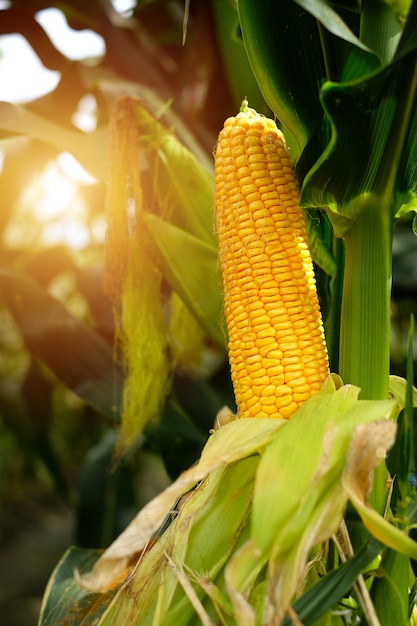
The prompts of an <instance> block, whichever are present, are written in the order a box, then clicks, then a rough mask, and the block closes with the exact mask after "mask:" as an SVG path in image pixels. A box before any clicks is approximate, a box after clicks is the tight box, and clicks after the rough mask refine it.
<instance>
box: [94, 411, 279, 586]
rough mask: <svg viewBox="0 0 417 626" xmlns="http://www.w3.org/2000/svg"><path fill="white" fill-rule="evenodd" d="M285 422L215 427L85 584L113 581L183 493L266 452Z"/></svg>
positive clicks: (244, 422)
mask: <svg viewBox="0 0 417 626" xmlns="http://www.w3.org/2000/svg"><path fill="white" fill-rule="evenodd" d="M285 424H286V423H285V422H284V421H282V420H270V419H261V418H259V419H257V420H256V424H254V422H253V420H252V419H239V420H235V421H233V422H230V423H229V424H226V425H225V426H224V427H222V428H220V429H219V430H217V431H215V432H214V433H213V434H212V436H211V437H210V438H209V439H208V441H207V443H206V445H205V447H204V449H203V452H202V455H201V457H200V459H199V461H198V463H197V464H195V465H193V466H192V467H190V468H189V469H187V470H186V471H185V472H183V473H182V474H181V475H180V476H179V477H178V479H177V480H176V481H175V482H174V483H173V484H172V485H170V486H169V487H167V488H166V489H165V490H164V491H163V492H162V493H161V494H160V495H158V496H157V497H156V498H154V499H153V500H152V501H151V502H149V503H148V504H147V505H146V506H145V507H144V508H143V509H142V510H141V511H140V512H139V513H138V515H137V516H136V517H135V519H134V520H133V521H132V522H131V523H130V524H129V526H128V527H127V528H126V530H125V531H124V532H123V533H122V534H121V535H120V536H119V537H118V538H117V539H116V541H114V542H113V544H112V545H111V546H110V547H109V548H108V549H107V550H106V552H105V553H104V554H103V555H102V556H101V557H100V559H99V560H98V561H97V563H96V564H95V565H94V569H93V570H92V572H91V575H89V577H88V581H87V580H86V581H85V584H86V585H88V587H91V588H92V589H97V590H98V589H105V588H106V587H107V586H109V585H112V583H113V581H114V579H115V578H117V577H118V576H119V575H120V572H121V571H124V569H125V567H126V566H127V564H128V563H129V562H130V560H131V558H132V556H133V557H134V556H135V554H136V553H137V552H139V551H141V550H142V549H143V548H144V547H145V546H146V545H147V543H148V542H149V541H150V540H151V538H152V537H153V535H154V533H155V532H156V531H157V530H158V528H160V526H161V525H162V524H163V522H164V520H165V518H166V517H167V516H169V515H170V511H171V510H173V508H174V507H175V504H176V502H177V500H178V499H179V498H180V497H181V496H182V495H184V494H186V493H187V492H188V491H190V489H191V488H193V487H194V486H195V485H196V484H197V483H198V482H199V481H202V480H204V478H205V477H206V476H208V475H209V474H210V472H212V471H213V470H215V469H216V468H220V467H223V466H225V465H228V464H232V463H235V462H237V461H238V460H239V459H244V458H246V457H247V456H251V455H253V454H258V453H260V452H262V450H263V449H264V448H265V446H266V445H267V444H268V443H269V441H271V439H272V438H273V436H274V434H275V433H276V432H277V431H278V430H279V429H280V428H281V427H283V426H285ZM254 426H256V429H254Z"/></svg>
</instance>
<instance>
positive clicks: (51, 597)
mask: <svg viewBox="0 0 417 626" xmlns="http://www.w3.org/2000/svg"><path fill="white" fill-rule="evenodd" d="M99 554H100V550H86V549H81V548H70V549H69V550H68V551H67V552H66V553H65V554H64V556H63V557H62V558H61V560H60V562H59V563H58V565H57V566H56V568H55V570H54V571H53V573H52V575H51V578H50V579H49V582H48V586H47V588H46V591H45V595H44V599H43V602H42V607H41V612H40V616H39V622H38V623H39V626H56V625H57V624H80V626H87V624H89V623H91V621H90V617H89V616H91V615H94V618H95V619H99V618H100V616H101V615H102V614H103V613H104V612H105V610H106V609H107V607H108V604H109V602H110V601H111V599H112V598H113V596H114V595H115V593H116V591H117V586H116V587H115V588H114V589H110V590H109V591H108V592H107V593H90V592H88V593H87V592H86V591H85V590H84V589H83V588H82V587H80V585H79V584H78V581H77V580H76V579H75V578H74V570H75V569H77V570H78V571H79V572H80V575H81V576H82V575H84V573H86V572H87V571H88V570H90V569H91V567H92V566H93V564H94V562H95V561H96V560H97V557H98V556H99Z"/></svg>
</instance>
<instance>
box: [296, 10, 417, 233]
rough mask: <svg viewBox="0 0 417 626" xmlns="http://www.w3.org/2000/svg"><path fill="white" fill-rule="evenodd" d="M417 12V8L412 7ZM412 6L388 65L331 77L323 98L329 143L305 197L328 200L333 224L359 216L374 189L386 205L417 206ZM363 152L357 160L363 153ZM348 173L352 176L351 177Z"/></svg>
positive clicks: (416, 44) (416, 48) (416, 45)
mask: <svg viewBox="0 0 417 626" xmlns="http://www.w3.org/2000/svg"><path fill="white" fill-rule="evenodd" d="M415 12H416V14H417V7H415ZM414 18H415V15H414V11H413V10H411V12H410V15H409V21H408V22H407V25H406V27H405V29H404V32H403V35H402V38H401V41H400V43H399V45H398V48H397V52H396V54H395V56H394V58H393V60H392V62H391V63H389V64H388V65H385V66H383V67H381V68H379V69H377V70H374V71H371V72H369V73H367V74H365V75H364V76H362V77H360V78H356V79H354V80H351V81H346V82H341V83H336V82H328V83H326V84H324V85H323V87H322V90H321V100H322V103H323V107H324V109H325V111H326V114H327V116H328V118H329V120H330V123H331V128H332V137H331V141H330V143H329V145H328V147H327V148H326V150H325V151H324V153H323V154H322V156H321V157H320V158H319V160H318V161H317V163H316V164H315V165H314V167H313V168H312V169H311V171H310V172H309V173H308V175H307V176H306V178H305V180H304V184H303V189H302V194H301V198H302V203H303V204H304V205H305V206H328V207H330V209H331V211H330V212H329V216H330V219H331V220H332V221H333V224H334V226H335V228H336V230H338V231H339V233H340V232H341V231H343V224H340V214H341V217H342V219H343V218H345V219H347V220H350V219H354V218H355V216H356V214H357V212H358V211H360V210H361V208H362V203H361V201H359V202H353V199H355V198H356V199H357V198H360V197H362V198H363V199H364V202H365V201H367V198H369V196H371V195H372V194H374V195H375V196H376V197H377V198H379V204H380V205H381V211H389V212H391V213H392V218H393V217H394V215H396V214H400V213H403V212H405V211H408V210H411V209H413V208H415V206H416V173H415V172H416V166H415V163H416V151H417V147H416V146H417V141H416V138H417V118H416V112H415V108H414V107H413V103H414V99H415V93H416V88H417V79H416V74H415V67H416V65H417V41H416V39H417V35H416V32H415V29H414V27H413V20H414ZM358 154H360V159H358ZM346 172H349V176H348V177H347V178H346Z"/></svg>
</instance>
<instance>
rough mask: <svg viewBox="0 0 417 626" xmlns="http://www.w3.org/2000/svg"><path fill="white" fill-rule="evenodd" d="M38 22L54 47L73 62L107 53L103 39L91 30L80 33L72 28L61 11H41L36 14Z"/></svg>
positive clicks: (49, 9) (80, 31)
mask: <svg viewBox="0 0 417 626" xmlns="http://www.w3.org/2000/svg"><path fill="white" fill-rule="evenodd" d="M36 21H37V22H38V23H39V24H40V25H41V26H42V28H43V29H44V30H45V32H46V33H47V35H48V37H49V38H50V40H51V41H52V43H53V44H54V46H55V47H56V48H57V49H58V50H59V51H60V52H61V53H62V54H64V55H65V56H66V57H68V58H69V59H71V60H72V61H81V60H86V59H92V58H100V57H102V56H103V55H104V54H105V52H106V46H105V43H104V39H103V37H101V36H100V35H99V34H98V33H96V32H94V31H93V30H90V29H85V30H79V31H78V30H74V29H72V28H70V26H68V22H67V20H66V19H65V15H64V14H63V13H62V11H60V10H59V9H56V8H53V7H51V8H48V9H43V10H42V11H39V12H38V13H36Z"/></svg>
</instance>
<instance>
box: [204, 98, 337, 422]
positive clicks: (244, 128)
mask: <svg viewBox="0 0 417 626" xmlns="http://www.w3.org/2000/svg"><path fill="white" fill-rule="evenodd" d="M215 184H216V222H217V236H218V244H219V259H220V265H221V269H222V281H223V292H224V311H225V317H226V323H227V328H228V348H229V361H230V368H231V375H232V381H233V387H234V392H235V399H236V405H237V408H238V415H239V417H278V418H285V419H288V418H290V417H291V416H292V415H293V414H294V413H295V411H296V410H297V409H298V407H299V406H300V405H301V404H303V403H304V402H305V401H306V400H307V399H308V398H309V397H310V396H311V395H313V394H314V393H316V392H317V391H318V390H319V389H320V387H321V385H322V383H323V381H324V379H325V378H326V376H327V374H328V372H329V369H328V359H327V350H326V345H325V340H324V332H323V324H322V320H321V314H320V308H319V302H318V297H317V292H316V284H315V278H314V270H313V263H312V259H311V256H310V252H309V248H308V239H307V230H306V222H305V217H304V213H303V211H302V209H301V208H300V207H299V191H298V184H297V180H296V177H295V172H294V169H293V166H292V164H291V161H290V158H289V155H288V151H287V147H286V144H285V139H284V136H283V134H282V133H281V131H280V130H279V129H278V128H277V126H276V124H275V122H274V121H273V120H271V119H268V118H265V117H263V116H261V115H259V114H258V113H257V112H256V111H254V110H253V109H249V108H248V106H247V103H246V102H244V103H243V105H242V109H241V112H240V113H239V114H238V115H237V116H235V117H230V118H228V119H227V120H226V122H225V124H224V128H223V130H222V131H221V132H220V134H219V138H218V143H217V147H216V152H215Z"/></svg>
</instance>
